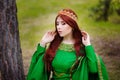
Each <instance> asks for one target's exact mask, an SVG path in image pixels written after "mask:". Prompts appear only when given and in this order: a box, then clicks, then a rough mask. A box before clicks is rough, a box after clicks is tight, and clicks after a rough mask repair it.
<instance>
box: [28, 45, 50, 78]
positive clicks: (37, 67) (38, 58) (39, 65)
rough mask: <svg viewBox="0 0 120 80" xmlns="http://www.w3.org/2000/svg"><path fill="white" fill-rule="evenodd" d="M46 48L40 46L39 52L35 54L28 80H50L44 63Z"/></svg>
mask: <svg viewBox="0 0 120 80" xmlns="http://www.w3.org/2000/svg"><path fill="white" fill-rule="evenodd" d="M44 53H45V48H44V47H42V46H40V44H38V46H37V50H36V51H35V52H34V54H33V56H32V59H31V64H30V67H29V71H28V75H27V80H48V77H47V71H46V69H45V64H44V61H43V56H44Z"/></svg>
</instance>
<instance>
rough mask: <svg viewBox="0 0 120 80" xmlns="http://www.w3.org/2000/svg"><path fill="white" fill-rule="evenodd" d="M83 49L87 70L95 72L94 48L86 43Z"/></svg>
mask: <svg viewBox="0 0 120 80" xmlns="http://www.w3.org/2000/svg"><path fill="white" fill-rule="evenodd" d="M85 51H86V57H87V62H88V69H89V72H91V73H96V72H97V71H98V70H97V59H96V53H95V51H94V48H93V47H92V45H88V46H85Z"/></svg>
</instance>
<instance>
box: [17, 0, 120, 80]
mask: <svg viewBox="0 0 120 80" xmlns="http://www.w3.org/2000/svg"><path fill="white" fill-rule="evenodd" d="M97 2H98V1H97V0H69V1H68V0H64V1H62V0H59V1H58V0H57V1H56V0H49V1H48V0H29V1H26V0H17V7H18V21H19V30H20V39H21V47H22V53H23V61H24V70H25V74H27V71H28V67H29V64H30V59H31V56H32V54H33V52H34V51H35V48H36V45H37V43H39V42H40V40H41V37H42V36H43V34H44V33H45V32H46V31H47V30H51V29H52V30H54V19H55V17H56V15H57V12H58V11H59V10H61V9H63V8H71V9H73V10H74V11H75V12H76V13H77V15H78V18H79V19H78V24H79V26H80V29H81V30H85V31H87V32H88V33H89V34H90V36H91V42H92V44H93V45H94V46H95V49H96V52H97V53H106V54H107V55H106V56H105V57H104V56H103V59H104V61H105V63H106V66H107V68H108V72H109V75H110V79H111V80H119V78H118V76H119V74H118V73H120V72H119V71H117V70H119V68H117V67H116V66H118V64H117V62H118V63H120V62H119V61H117V60H111V57H112V56H110V55H109V54H111V53H110V52H111V50H112V51H115V50H117V49H118V51H120V50H119V48H118V46H117V45H119V44H120V41H119V34H120V24H118V23H119V21H120V17H119V16H117V15H116V14H115V15H112V16H110V17H109V22H103V21H101V22H95V21H94V20H93V19H92V18H91V17H89V14H90V11H89V9H90V7H92V6H94V5H96V4H97ZM110 44H112V47H111V46H110ZM106 46H108V48H107V47H106ZM114 46H116V47H115V48H114ZM109 47H110V49H109ZM115 53H118V52H117V51H116V52H115ZM101 55H103V54H101ZM112 58H113V59H117V58H116V56H114V57H112ZM111 61H116V62H112V63H111ZM113 65H114V66H115V67H112V66H113ZM116 74H117V75H116Z"/></svg>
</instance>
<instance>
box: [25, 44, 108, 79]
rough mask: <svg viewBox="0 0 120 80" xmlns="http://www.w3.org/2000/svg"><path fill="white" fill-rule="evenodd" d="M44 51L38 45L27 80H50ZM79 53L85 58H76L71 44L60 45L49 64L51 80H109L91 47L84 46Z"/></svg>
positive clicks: (100, 60) (98, 57)
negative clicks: (50, 66)
mask: <svg viewBox="0 0 120 80" xmlns="http://www.w3.org/2000/svg"><path fill="white" fill-rule="evenodd" d="M45 50H46V48H45V47H42V46H40V44H38V46H37V50H36V51H35V53H34V54H33V56H32V60H31V64H30V68H29V72H28V75H27V80H50V73H48V72H47V71H46V69H45V64H44V61H43V56H44V53H45ZM80 52H81V53H83V54H84V53H85V56H79V57H78V58H77V57H76V53H75V50H74V48H73V45H72V44H64V43H61V44H60V46H59V48H58V50H57V51H56V55H55V57H54V59H53V61H52V64H51V65H52V68H53V70H52V71H51V72H52V79H51V80H109V79H108V74H107V71H106V68H105V65H104V63H103V61H102V59H101V57H100V56H98V55H97V54H96V53H95V52H94V49H93V47H92V45H88V46H85V48H84V50H81V51H80ZM76 59H78V60H77V61H78V62H77V63H76Z"/></svg>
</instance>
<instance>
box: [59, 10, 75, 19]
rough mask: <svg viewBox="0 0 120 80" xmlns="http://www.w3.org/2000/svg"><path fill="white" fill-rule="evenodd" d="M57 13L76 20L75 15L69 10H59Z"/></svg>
mask: <svg viewBox="0 0 120 80" xmlns="http://www.w3.org/2000/svg"><path fill="white" fill-rule="evenodd" d="M58 14H62V15H66V16H68V17H70V18H72V19H73V20H74V21H77V17H76V16H75V15H74V14H73V13H71V12H69V11H65V10H61V11H59V13H58Z"/></svg>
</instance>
